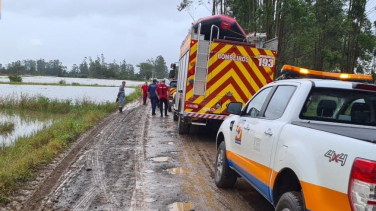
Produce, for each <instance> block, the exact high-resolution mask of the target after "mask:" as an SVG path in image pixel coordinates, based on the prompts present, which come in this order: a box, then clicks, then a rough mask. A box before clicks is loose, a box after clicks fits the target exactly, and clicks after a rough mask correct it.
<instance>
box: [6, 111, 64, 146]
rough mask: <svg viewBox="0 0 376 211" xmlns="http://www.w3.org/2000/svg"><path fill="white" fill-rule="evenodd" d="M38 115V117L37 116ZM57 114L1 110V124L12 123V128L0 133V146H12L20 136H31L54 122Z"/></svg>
mask: <svg viewBox="0 0 376 211" xmlns="http://www.w3.org/2000/svg"><path fill="white" fill-rule="evenodd" d="M37 116H38V117H37ZM56 117H57V116H56V115H55V116H51V115H49V116H47V115H41V114H39V115H38V114H37V113H35V112H33V113H25V112H24V113H7V112H0V124H1V123H12V124H14V127H13V128H12V130H10V131H7V132H3V133H0V146H10V145H12V144H13V143H14V142H15V141H16V140H17V139H18V138H19V137H30V136H32V135H34V134H35V133H37V132H38V131H40V130H43V129H44V128H46V127H49V126H51V125H52V123H53V118H56Z"/></svg>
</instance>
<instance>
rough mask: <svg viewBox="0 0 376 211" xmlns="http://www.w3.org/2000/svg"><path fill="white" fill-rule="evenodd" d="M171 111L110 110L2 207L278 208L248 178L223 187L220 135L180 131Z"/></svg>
mask: <svg viewBox="0 0 376 211" xmlns="http://www.w3.org/2000/svg"><path fill="white" fill-rule="evenodd" d="M171 115H172V114H171V113H170V116H169V117H162V118H161V117H159V115H157V116H151V109H150V106H149V105H148V106H143V105H141V104H140V102H136V103H134V104H132V105H129V106H128V108H127V110H126V111H125V113H124V114H118V113H114V114H111V115H110V116H108V117H107V118H105V119H104V120H103V121H102V122H101V123H100V124H98V125H97V126H96V127H94V128H93V129H91V130H90V131H88V132H87V133H85V134H83V135H82V136H81V137H80V138H79V139H78V140H77V142H76V143H75V144H74V145H73V146H72V148H71V149H70V150H68V151H67V152H65V153H63V154H62V155H61V156H60V157H59V158H57V159H56V160H55V161H54V162H53V164H51V165H49V166H47V167H46V168H45V169H42V170H41V173H40V176H39V177H38V178H37V180H36V181H32V182H30V183H28V184H26V185H25V187H24V188H23V190H20V191H19V193H17V194H16V195H15V197H13V202H12V203H10V204H9V205H8V206H7V207H4V208H1V210H179V211H180V210H181V211H183V210H236V211H239V210H240V211H241V210H263V211H264V210H266V211H268V210H274V209H273V207H272V206H271V205H270V204H269V202H267V201H266V200H265V199H264V198H263V197H262V196H261V195H260V194H258V193H257V192H256V191H255V190H254V189H253V188H252V187H251V186H250V185H248V184H247V183H246V182H245V181H244V180H243V179H238V181H237V183H236V185H235V188H233V189H228V190H224V189H218V188H217V187H216V186H215V184H214V179H213V178H214V163H215V157H216V149H215V132H208V133H206V134H202V135H178V134H177V132H176V131H177V130H176V122H174V121H173V120H172V116H171Z"/></svg>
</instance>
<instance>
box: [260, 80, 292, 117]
mask: <svg viewBox="0 0 376 211" xmlns="http://www.w3.org/2000/svg"><path fill="white" fill-rule="evenodd" d="M295 90H296V87H295V86H278V87H277V89H276V90H275V92H274V94H273V97H272V98H271V100H270V102H269V104H268V107H267V108H266V110H265V114H264V117H265V118H266V119H278V118H281V117H282V115H283V113H284V112H285V109H286V107H287V104H288V102H289V101H290V99H291V97H292V95H293V94H294V92H295Z"/></svg>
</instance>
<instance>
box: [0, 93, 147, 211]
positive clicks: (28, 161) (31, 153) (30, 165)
mask: <svg viewBox="0 0 376 211" xmlns="http://www.w3.org/2000/svg"><path fill="white" fill-rule="evenodd" d="M140 96H141V91H140V89H139V88H138V89H137V88H136V89H135V92H133V93H132V94H131V95H129V96H127V97H126V102H130V101H133V100H135V99H138V98H139V97H140ZM0 109H7V110H11V111H10V112H12V111H19V112H22V111H39V112H42V113H43V114H45V113H51V114H63V115H60V116H61V119H60V120H58V121H55V122H54V124H53V125H52V126H50V127H48V128H46V129H44V130H42V131H39V132H38V133H36V134H35V135H34V136H32V137H24V138H19V139H17V140H16V141H15V144H14V145H13V146H11V147H4V148H2V149H1V151H0V203H1V204H6V203H8V202H9V199H8V197H9V195H10V194H11V193H13V192H14V191H15V190H16V189H17V188H18V187H20V186H21V185H22V183H23V182H25V181H28V180H32V179H35V176H36V175H35V174H34V173H35V172H36V169H37V168H38V167H39V166H41V165H45V164H48V163H50V162H51V161H52V160H53V159H54V158H55V157H56V156H58V155H59V154H60V153H61V152H62V151H63V150H65V149H67V148H69V147H70V145H71V143H72V142H74V141H75V140H76V139H77V137H78V136H79V135H80V134H82V133H84V132H85V131H87V130H88V129H90V128H91V127H92V126H94V125H95V124H97V123H98V122H99V121H100V120H101V119H103V118H104V117H105V116H107V115H108V114H109V113H112V112H114V111H115V110H116V109H117V104H116V103H109V102H107V103H105V104H99V105H97V104H94V102H92V101H90V100H87V99H83V100H81V101H80V102H78V103H76V104H73V103H72V101H70V100H64V101H58V100H50V99H48V98H44V97H41V96H34V97H30V96H25V95H23V96H21V98H20V99H15V98H14V97H12V96H6V97H3V98H0Z"/></svg>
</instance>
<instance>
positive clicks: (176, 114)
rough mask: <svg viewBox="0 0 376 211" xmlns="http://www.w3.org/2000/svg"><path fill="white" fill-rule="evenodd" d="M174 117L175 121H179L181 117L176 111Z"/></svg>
mask: <svg viewBox="0 0 376 211" xmlns="http://www.w3.org/2000/svg"><path fill="white" fill-rule="evenodd" d="M172 116H173V118H174V121H178V119H179V117H178V112H176V111H174V115H172Z"/></svg>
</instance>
